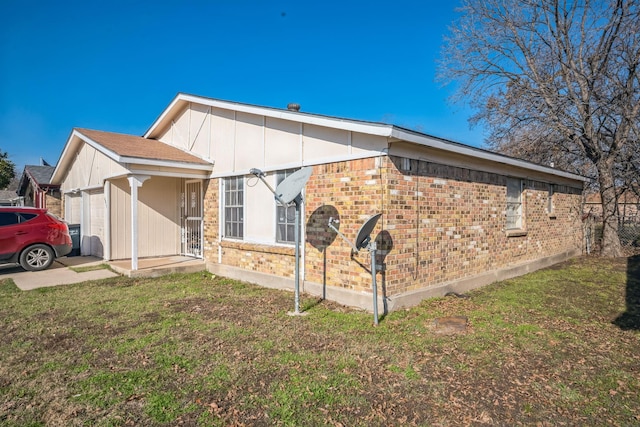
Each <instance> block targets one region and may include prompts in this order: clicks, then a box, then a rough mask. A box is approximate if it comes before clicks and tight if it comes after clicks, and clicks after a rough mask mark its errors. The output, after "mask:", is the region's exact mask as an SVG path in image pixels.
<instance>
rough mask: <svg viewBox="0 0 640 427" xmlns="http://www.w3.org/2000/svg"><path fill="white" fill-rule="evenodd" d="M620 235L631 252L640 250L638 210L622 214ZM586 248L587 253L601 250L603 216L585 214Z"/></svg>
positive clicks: (619, 225)
mask: <svg viewBox="0 0 640 427" xmlns="http://www.w3.org/2000/svg"><path fill="white" fill-rule="evenodd" d="M618 236H620V243H621V244H622V246H623V248H624V249H626V250H627V251H628V252H630V253H638V252H640V215H638V213H637V212H633V213H627V214H626V215H625V214H623V215H621V216H620V219H619V222H618ZM584 237H585V250H586V253H587V254H594V253H596V254H597V253H598V252H600V248H601V246H602V217H600V216H599V215H596V214H593V213H588V214H586V215H585V216H584Z"/></svg>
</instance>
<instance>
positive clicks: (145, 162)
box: [51, 94, 586, 310]
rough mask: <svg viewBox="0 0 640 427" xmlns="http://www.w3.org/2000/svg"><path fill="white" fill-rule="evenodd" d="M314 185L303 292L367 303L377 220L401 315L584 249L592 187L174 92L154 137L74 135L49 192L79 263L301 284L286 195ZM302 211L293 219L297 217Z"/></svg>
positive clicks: (400, 138) (370, 127)
mask: <svg viewBox="0 0 640 427" xmlns="http://www.w3.org/2000/svg"><path fill="white" fill-rule="evenodd" d="M302 166H308V167H312V168H313V174H312V176H311V178H310V180H309V181H308V183H307V185H306V187H305V190H304V194H303V195H304V201H305V202H304V204H303V207H302V215H303V218H304V221H303V224H302V225H303V226H302V227H301V230H300V231H301V234H302V239H301V240H302V241H303V242H304V244H303V248H302V250H301V267H302V268H301V269H302V271H301V277H302V279H303V280H302V286H303V291H305V292H307V293H311V294H316V295H321V296H323V297H325V298H328V299H331V300H335V301H338V302H340V303H343V304H347V305H352V306H359V307H363V308H371V292H372V291H371V282H372V280H371V274H370V272H369V271H368V267H369V254H368V253H367V252H366V251H361V252H360V253H358V254H355V255H352V254H351V248H350V247H349V245H348V244H347V243H346V242H345V241H344V240H342V239H341V238H339V237H338V238H336V233H335V232H332V231H331V230H330V229H329V228H328V222H329V218H331V217H332V218H334V219H337V220H339V223H338V225H339V228H340V231H341V232H342V233H343V234H344V235H345V236H346V237H347V238H348V239H351V240H353V239H354V238H355V234H356V233H357V231H358V229H359V228H360V226H361V224H362V223H363V221H364V220H365V219H366V218H368V217H369V216H370V215H372V214H375V213H382V219H381V220H380V221H379V222H378V225H377V226H376V228H375V229H374V232H373V234H372V238H373V239H375V241H376V242H377V247H378V259H377V263H378V264H379V265H380V266H381V271H380V272H379V273H378V285H379V289H380V291H379V293H378V294H379V295H381V296H382V299H383V300H384V303H386V308H387V309H389V310H393V309H397V308H399V307H402V306H409V305H413V304H416V303H418V302H419V301H420V300H421V299H423V298H425V297H429V296H436V295H443V294H444V293H446V292H448V291H466V290H468V289H471V288H474V287H478V286H481V285H484V284H487V283H491V282H493V281H496V280H499V279H502V278H507V277H512V276H515V275H518V274H523V273H526V272H528V271H532V270H534V269H536V268H540V267H542V266H547V265H550V264H552V263H555V262H559V261H562V260H564V259H567V258H569V257H572V256H575V255H578V254H580V253H581V247H582V240H583V236H582V226H581V200H582V189H583V184H584V182H585V181H586V179H585V178H583V177H581V176H578V175H575V174H571V173H567V172H562V171H559V170H556V169H553V168H549V167H545V166H539V165H536V164H532V163H528V162H525V161H522V160H518V159H514V158H509V157H505V156H502V155H498V154H495V153H492V152H488V151H485V150H481V149H477V148H473V147H469V146H465V145H462V144H457V143H454V142H450V141H446V140H443V139H439V138H435V137H432V136H429V135H425V134H422V133H419V132H414V131H410V130H406V129H402V128H399V127H396V126H392V125H387V124H380V123H370V122H362V121H356V120H347V119H341V118H334V117H326V116H320V115H316V114H307V113H301V112H299V111H297V110H284V109H275V108H267V107H259V106H253V105H246V104H240V103H234V102H227V101H220V100H216V99H211V98H204V97H198V96H192V95H186V94H178V95H177V97H176V98H175V99H174V100H173V101H172V102H171V103H170V104H169V106H168V107H167V108H166V109H165V110H164V111H163V112H162V114H161V115H160V116H159V117H158V119H156V121H155V122H154V123H153V124H152V125H151V127H150V128H149V130H148V131H147V132H146V133H145V135H144V136H142V137H139V136H131V135H121V134H115V133H109V132H101V131H94V130H86V129H74V130H73V131H72V133H71V135H70V137H69V139H68V140H67V143H66V145H65V147H64V150H63V152H62V155H61V157H60V160H59V162H58V166H57V167H56V170H55V172H54V174H53V177H52V180H51V182H52V183H54V184H60V186H61V190H62V192H63V205H64V217H65V219H67V221H68V222H72V223H75V222H78V223H80V224H81V235H82V253H83V254H93V255H97V256H100V257H103V258H104V259H107V260H113V259H128V258H130V259H131V264H132V269H133V270H136V269H137V264H138V258H139V257H153V256H168V255H176V254H183V255H189V256H193V257H198V258H203V259H204V260H205V261H206V265H207V268H208V270H209V271H211V272H214V273H216V274H220V275H224V276H228V277H233V278H237V279H242V280H247V281H251V282H254V283H258V284H262V285H265V286H273V287H279V288H291V287H293V277H294V272H293V266H294V247H293V246H294V245H293V241H294V240H293V238H294V234H295V233H294V231H295V230H294V226H293V224H294V222H293V215H290V213H291V212H287V211H286V210H285V209H282V208H279V207H278V206H277V204H276V202H275V200H274V197H273V195H272V194H271V193H270V192H269V190H268V189H267V188H266V186H264V185H263V184H262V183H261V182H259V181H258V179H257V178H255V177H254V176H253V175H250V173H249V171H250V169H251V168H259V169H261V170H262V171H264V172H265V173H266V178H265V179H266V180H267V181H268V182H270V184H271V185H272V186H273V187H276V186H277V184H278V183H279V182H281V181H282V180H283V179H284V178H285V177H286V176H287V174H289V173H291V172H292V171H294V170H296V169H298V168H300V167H302ZM290 210H291V209H290Z"/></svg>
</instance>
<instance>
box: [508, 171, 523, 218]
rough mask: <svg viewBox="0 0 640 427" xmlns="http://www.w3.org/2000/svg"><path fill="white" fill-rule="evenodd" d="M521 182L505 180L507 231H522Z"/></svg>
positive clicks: (510, 179)
mask: <svg viewBox="0 0 640 427" xmlns="http://www.w3.org/2000/svg"><path fill="white" fill-rule="evenodd" d="M522 186H523V183H522V180H521V179H516V178H507V225H506V229H507V230H521V229H522Z"/></svg>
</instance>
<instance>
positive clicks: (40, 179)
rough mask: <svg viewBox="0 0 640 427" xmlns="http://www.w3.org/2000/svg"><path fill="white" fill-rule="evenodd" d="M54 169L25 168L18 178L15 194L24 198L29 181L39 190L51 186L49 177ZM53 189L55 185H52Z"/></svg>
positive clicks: (31, 166) (43, 167) (42, 167)
mask: <svg viewBox="0 0 640 427" xmlns="http://www.w3.org/2000/svg"><path fill="white" fill-rule="evenodd" d="M55 169H56V168H54V167H53V166H37V165H27V166H25V167H24V171H23V172H22V176H21V177H20V181H19V182H18V189H17V190H16V192H17V193H18V195H19V196H24V195H25V193H26V192H27V187H29V182H30V181H31V182H33V183H34V184H35V185H36V186H37V187H40V188H42V187H50V186H52V184H51V176H52V175H53V171H54V170H55ZM53 187H57V185H53Z"/></svg>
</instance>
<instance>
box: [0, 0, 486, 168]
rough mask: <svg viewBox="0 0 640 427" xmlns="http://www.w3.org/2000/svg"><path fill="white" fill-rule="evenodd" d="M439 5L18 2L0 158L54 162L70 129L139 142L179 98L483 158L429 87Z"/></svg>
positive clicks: (4, 67)
mask: <svg viewBox="0 0 640 427" xmlns="http://www.w3.org/2000/svg"><path fill="white" fill-rule="evenodd" d="M456 5H457V2H454V1H452V2H447V1H427V0H425V1H417V0H416V1H403V0H397V1H393V2H390V1H373V0H372V1H341V2H338V1H332V0H331V1H321V2H320V1H318V2H310V1H300V0H298V1H284V0H282V1H280V0H272V1H269V0H263V1H259V0H252V1H249V0H246V1H243V0H240V1H232V0H226V1H218V0H209V1H205V0H202V1H195V0H183V1H178V0H176V1H172V2H169V1H161V0H159V1H144V2H142V1H141V2H138V1H135V0H128V1H120V0H115V1H112V0H110V1H93V0H84V1H65V0H59V1H24V0H4V1H3V5H2V14H1V15H0V150H3V151H7V152H8V153H9V157H10V159H11V160H12V161H13V162H14V163H15V164H16V165H17V166H18V172H19V173H20V172H21V171H22V167H23V166H24V165H25V164H38V163H39V161H40V158H41V157H42V158H44V159H45V160H46V161H48V162H49V163H52V164H54V163H55V162H57V160H58V158H59V156H60V153H61V151H62V149H63V147H64V144H65V142H66V140H67V138H68V136H69V134H70V132H71V130H72V128H74V127H83V128H90V129H98V130H105V131H112V132H122V133H130V134H134V135H142V134H143V133H144V132H145V131H146V130H147V128H148V127H149V126H150V125H151V123H152V122H153V120H154V119H155V118H156V117H157V116H158V115H159V114H160V113H161V112H162V110H163V109H164V108H165V107H166V106H167V105H168V104H169V102H170V101H171V100H172V99H173V97H174V96H175V95H176V94H177V93H178V92H185V93H191V94H195V95H202V96H206V97H212V98H219V99H225V100H230V101H237V102H245V103H250V104H256V105H264V106H270V107H281V108H285V107H286V105H287V103H289V102H297V103H299V104H301V106H302V111H305V112H309V113H317V114H324V115H331V116H338V117H345V118H352V119H360V120H370V121H376V122H385V123H392V124H395V125H398V126H403V127H407V128H411V129H416V130H419V131H421V132H425V133H428V134H430V135H435V136H439V137H443V138H447V139H452V140H455V141H458V142H462V143H465V144H470V145H476V146H480V145H481V144H482V138H483V132H482V129H481V128H476V129H472V130H470V129H469V125H468V123H467V119H468V117H469V115H470V111H469V110H467V109H465V108H464V107H463V106H450V105H448V104H447V97H448V95H449V93H448V91H447V90H445V89H442V88H440V86H439V85H438V84H437V83H436V82H435V81H434V77H435V66H436V64H435V61H436V59H437V58H438V56H439V53H440V46H441V43H442V37H443V35H444V34H445V32H446V30H447V26H448V25H450V24H451V22H452V20H453V19H454V18H455V12H454V8H455V7H456Z"/></svg>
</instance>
